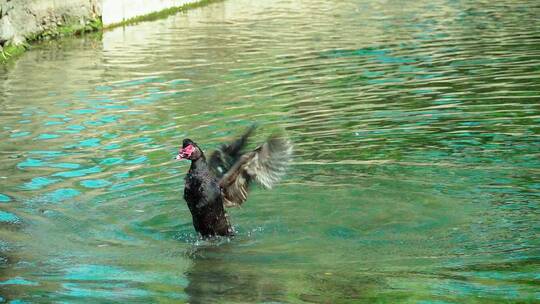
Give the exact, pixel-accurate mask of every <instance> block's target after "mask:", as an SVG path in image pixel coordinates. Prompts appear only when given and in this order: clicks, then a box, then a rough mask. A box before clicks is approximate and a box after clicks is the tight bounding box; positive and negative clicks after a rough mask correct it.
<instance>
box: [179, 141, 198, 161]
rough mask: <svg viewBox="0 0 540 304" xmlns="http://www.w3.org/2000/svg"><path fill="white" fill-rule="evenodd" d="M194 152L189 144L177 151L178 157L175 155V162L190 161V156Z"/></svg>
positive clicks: (193, 148)
mask: <svg viewBox="0 0 540 304" xmlns="http://www.w3.org/2000/svg"><path fill="white" fill-rule="evenodd" d="M194 151H195V147H194V146H193V145H191V144H189V145H187V146H185V147H184V148H181V149H180V150H178V155H176V160H182V159H191V155H192V154H193V152H194Z"/></svg>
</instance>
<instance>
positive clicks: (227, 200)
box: [220, 135, 292, 207]
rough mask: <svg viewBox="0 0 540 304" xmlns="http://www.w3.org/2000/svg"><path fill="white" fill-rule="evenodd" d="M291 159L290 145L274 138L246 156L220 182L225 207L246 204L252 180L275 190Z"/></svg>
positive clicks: (288, 142)
mask: <svg viewBox="0 0 540 304" xmlns="http://www.w3.org/2000/svg"><path fill="white" fill-rule="evenodd" d="M291 156H292V144H291V142H290V141H289V140H287V139H286V138H283V137H278V136H275V135H274V136H271V137H270V138H269V139H268V140H267V141H266V142H265V143H264V144H263V145H261V146H259V147H258V148H257V149H255V150H253V151H251V152H249V153H246V154H244V155H243V156H242V157H241V158H240V160H238V162H237V163H236V164H235V165H234V166H233V167H232V168H231V169H230V170H229V171H228V172H227V174H225V176H223V178H222V179H221V181H220V186H221V188H222V191H223V198H224V200H223V205H224V206H225V207H236V206H240V205H241V204H242V203H243V202H245V201H246V199H247V194H248V188H249V185H250V183H251V181H252V180H255V181H256V182H257V183H259V184H261V185H262V186H263V187H265V188H267V189H270V188H272V186H273V185H274V184H276V183H277V182H278V181H279V180H280V179H281V177H282V176H283V175H284V174H285V171H286V170H287V167H288V166H289V162H290V160H291Z"/></svg>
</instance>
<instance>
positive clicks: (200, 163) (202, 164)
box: [189, 155, 208, 172]
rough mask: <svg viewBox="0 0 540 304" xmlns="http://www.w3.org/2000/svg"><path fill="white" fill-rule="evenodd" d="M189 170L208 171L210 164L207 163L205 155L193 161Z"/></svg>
mask: <svg viewBox="0 0 540 304" xmlns="http://www.w3.org/2000/svg"><path fill="white" fill-rule="evenodd" d="M189 171H191V172H194V171H208V164H207V163H206V158H205V157H204V155H202V156H201V157H199V158H197V159H196V160H192V161H191V167H190V168H189Z"/></svg>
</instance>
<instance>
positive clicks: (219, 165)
mask: <svg viewBox="0 0 540 304" xmlns="http://www.w3.org/2000/svg"><path fill="white" fill-rule="evenodd" d="M255 128H256V126H255V125H252V126H251V127H249V129H247V130H246V132H245V133H244V135H242V136H241V137H240V138H238V139H236V140H235V141H233V142H232V143H230V144H225V145H221V147H219V149H217V150H216V151H214V152H213V153H212V155H210V159H209V160H208V164H209V166H210V169H211V170H212V172H213V173H214V174H215V176H217V177H218V178H221V177H222V176H223V175H224V174H225V173H227V171H229V170H230V169H231V167H232V166H233V165H234V164H235V163H236V162H237V161H238V159H239V158H240V156H242V149H243V148H244V146H245V145H246V143H247V140H248V138H249V136H251V134H252V133H253V131H254V130H255Z"/></svg>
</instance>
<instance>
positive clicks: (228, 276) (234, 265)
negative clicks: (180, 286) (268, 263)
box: [184, 243, 286, 303]
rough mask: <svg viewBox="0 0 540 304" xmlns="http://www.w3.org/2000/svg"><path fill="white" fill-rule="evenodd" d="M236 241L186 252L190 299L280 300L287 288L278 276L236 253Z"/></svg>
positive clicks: (192, 300) (206, 301)
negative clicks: (189, 260)
mask: <svg viewBox="0 0 540 304" xmlns="http://www.w3.org/2000/svg"><path fill="white" fill-rule="evenodd" d="M237 246H238V244H237V243H228V244H221V245H219V246H216V245H215V244H211V245H207V246H197V247H194V248H193V249H192V250H190V251H189V252H188V256H189V257H190V259H191V261H192V264H191V267H189V269H188V270H187V272H186V278H187V280H188V282H189V283H188V285H187V286H186V288H185V290H184V291H185V293H186V294H187V296H188V299H187V300H188V301H189V303H221V302H231V303H236V302H250V303H282V302H285V299H286V292H285V288H284V286H282V283H281V282H280V280H279V278H277V277H275V276H273V275H272V274H269V273H265V272H264V271H262V269H261V268H259V267H257V266H261V265H257V264H254V263H253V262H250V261H249V257H248V256H246V257H242V256H237V253H236V252H235V248H236V247H237Z"/></svg>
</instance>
